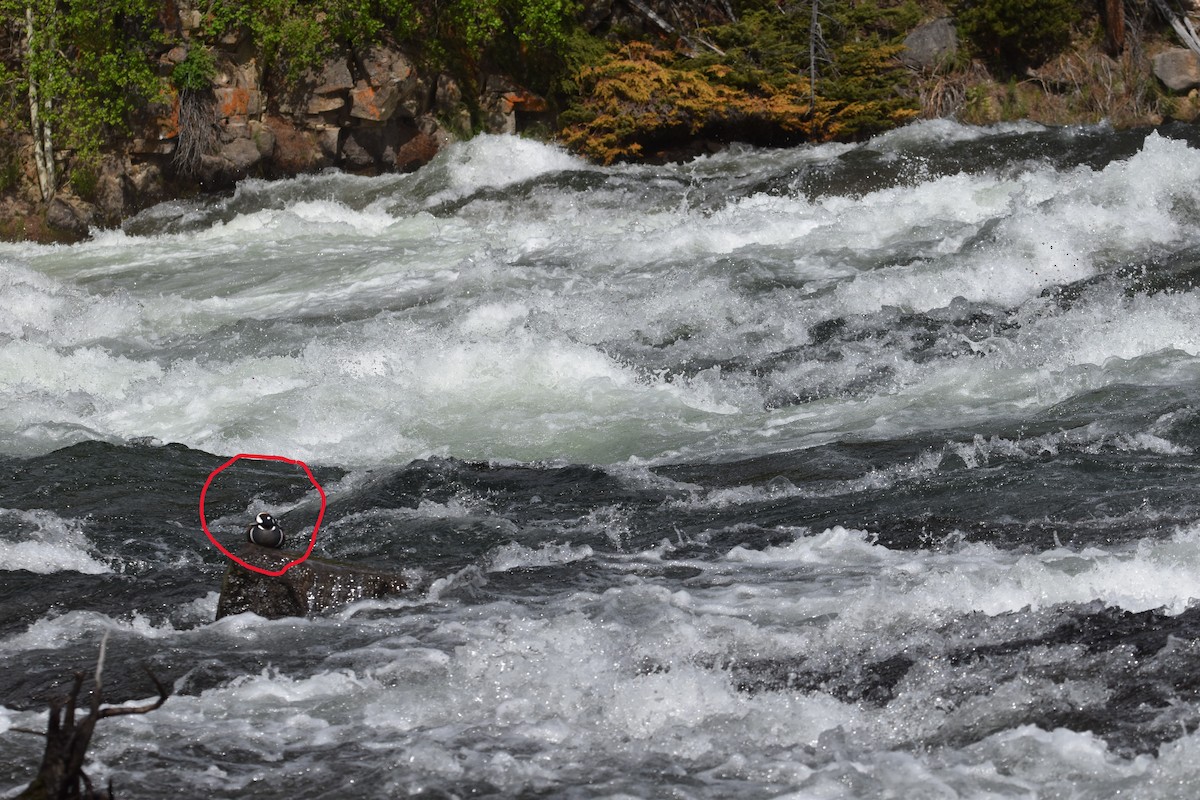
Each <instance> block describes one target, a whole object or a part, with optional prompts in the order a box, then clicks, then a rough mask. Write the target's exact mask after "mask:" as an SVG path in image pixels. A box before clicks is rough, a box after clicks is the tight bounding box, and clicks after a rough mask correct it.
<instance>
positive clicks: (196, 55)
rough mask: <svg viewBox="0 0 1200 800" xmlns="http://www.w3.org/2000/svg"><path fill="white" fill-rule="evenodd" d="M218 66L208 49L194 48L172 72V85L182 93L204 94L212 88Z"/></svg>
mask: <svg viewBox="0 0 1200 800" xmlns="http://www.w3.org/2000/svg"><path fill="white" fill-rule="evenodd" d="M216 74H217V64H216V61H214V60H213V55H212V53H211V52H210V51H209V49H208V48H207V47H203V46H200V47H192V48H190V49H189V50H188V53H187V56H186V57H185V58H184V59H183V61H180V62H179V63H178V64H176V65H175V69H173V70H171V83H173V84H175V88H176V89H178V90H179V91H180V92H203V91H205V90H206V89H211V88H212V80H213V76H215V75H216Z"/></svg>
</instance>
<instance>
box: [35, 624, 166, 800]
mask: <svg viewBox="0 0 1200 800" xmlns="http://www.w3.org/2000/svg"><path fill="white" fill-rule="evenodd" d="M107 644H108V636H107V635H106V636H105V637H104V639H103V640H102V641H101V642H100V657H99V658H98V659H97V661H96V672H95V674H94V675H93V677H92V697H91V701H90V703H89V707H88V714H87V716H85V717H82V718H81V719H76V717H75V711H76V708H77V707H78V705H79V692H80V691H81V690H82V689H83V683H84V681H85V680H86V676H85V675H84V673H82V672H76V673H75V680H74V682H73V683H72V685H71V692H70V694H68V695H67V697H66V698H64V699H60V700H51V701H50V719H49V722H48V723H47V725H46V732H45V733H44V734H43V733H42V732H40V731H31V730H26V729H23V728H17V729H15V730H19V731H21V732H23V733H32V734H35V735H37V736H45V737H46V751H45V753H44V754H43V755H42V764H41V766H40V767H39V768H38V774H37V777H36V778H34V779H33V782H32V783H30V784H29V786H28V787H27V788H26V789H25V791H23V792H22V793H21V794H19V795H17V800H111V798H112V784H111V782H110V784H109V786H108V788H107V789H100V790H97V789H96V788H95V787H94V786H92V782H91V780H90V779H89V778H88V776H87V775H86V774H85V773H84V771H83V761H84V757H85V756H86V755H87V749H88V745H89V744H90V743H91V741H92V733H93V732H94V731H95V729H96V723H97V722H99V721H100V720H102V719H105V718H106V717H119V716H123V715H125V714H149V713H150V712H151V711H154V710H155V709H156V708H158V707H160V706H161V705H162V704H163V703H165V702H166V701H167V697H168V696H169V695H170V692H169V691H168V690H167V688H166V687H165V686H164V685H163V684H162V681H160V680H159V679H158V678H157V677H156V676H155V675H154V673H153V672H150V670H149V669H148V668H147V669H146V674H148V675H149V676H150V680H151V682H153V683H154V688H155V689H157V690H158V699H157V700H155V701H154V702H152V703H146V704H145V705H140V706H104V705H103V702H104V699H103V693H102V688H103V682H102V675H103V672H104V651H105V647H106V645H107Z"/></svg>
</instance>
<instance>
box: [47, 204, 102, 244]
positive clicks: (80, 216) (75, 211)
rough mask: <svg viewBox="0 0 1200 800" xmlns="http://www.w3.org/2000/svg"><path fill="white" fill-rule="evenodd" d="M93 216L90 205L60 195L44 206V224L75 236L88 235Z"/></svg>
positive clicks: (82, 236)
mask: <svg viewBox="0 0 1200 800" xmlns="http://www.w3.org/2000/svg"><path fill="white" fill-rule="evenodd" d="M93 218H94V211H93V209H92V208H91V206H89V205H87V204H86V203H83V202H80V201H78V200H75V199H73V198H72V199H67V198H64V197H62V196H61V195H60V196H58V197H55V198H54V199H53V200H51V201H50V202H49V204H48V205H47V206H46V224H47V225H49V226H50V227H51V228H56V229H57V230H59V231H62V232H63V233H66V234H69V235H70V236H73V237H76V238H80V239H82V238H84V237H86V236H87V235H88V232H89V229H90V227H91V224H92V221H93Z"/></svg>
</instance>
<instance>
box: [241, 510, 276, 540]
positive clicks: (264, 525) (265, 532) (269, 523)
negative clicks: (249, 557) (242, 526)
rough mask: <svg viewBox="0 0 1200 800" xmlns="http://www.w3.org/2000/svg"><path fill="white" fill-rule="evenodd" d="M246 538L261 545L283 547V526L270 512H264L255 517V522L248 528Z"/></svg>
mask: <svg viewBox="0 0 1200 800" xmlns="http://www.w3.org/2000/svg"><path fill="white" fill-rule="evenodd" d="M246 539H247V540H249V542H250V543H251V544H256V545H258V546H259V547H272V548H279V547H283V528H281V527H279V523H278V522H276V521H275V518H274V517H272V516H271V515H270V514H267V513H266V512H263V513H262V514H259V515H258V516H257V517H255V518H254V524H253V525H251V526H250V527H249V528H247V529H246Z"/></svg>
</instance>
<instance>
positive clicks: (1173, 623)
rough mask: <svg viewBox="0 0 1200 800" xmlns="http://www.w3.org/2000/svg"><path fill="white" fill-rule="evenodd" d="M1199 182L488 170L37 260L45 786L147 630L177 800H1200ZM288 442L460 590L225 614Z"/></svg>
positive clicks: (387, 533)
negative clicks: (221, 604)
mask: <svg viewBox="0 0 1200 800" xmlns="http://www.w3.org/2000/svg"><path fill="white" fill-rule="evenodd" d="M1197 145H1200V134H1197V133H1196V132H1195V131H1194V130H1193V129H1191V128H1183V127H1181V128H1165V129H1162V130H1159V131H1156V132H1147V131H1138V132H1114V131H1112V130H1109V129H1105V128H1092V129H1066V130H1048V129H1043V128H1039V127H1034V126H1013V127H1002V128H992V129H974V128H966V127H961V126H958V125H955V124H952V123H947V122H934V123H924V124H918V125H914V126H912V127H909V128H906V129H903V130H900V131H897V132H894V133H890V134H887V135H885V136H881V137H879V138H877V139H875V140H873V141H870V142H868V143H866V144H863V145H855V146H847V145H827V146H820V147H804V148H797V149H792V150H756V149H734V150H730V151H728V152H725V153H722V154H720V155H716V156H712V157H707V158H702V159H699V160H697V161H693V162H690V163H687V164H682V165H670V166H618V167H612V168H599V167H594V166H589V165H587V164H585V163H583V162H581V161H578V160H576V159H575V158H573V157H571V156H569V155H567V154H565V153H564V152H562V151H560V150H558V149H555V148H552V147H549V146H545V145H542V144H537V143H534V142H530V141H525V140H521V139H516V138H499V137H486V136H485V137H480V138H477V139H474V140H472V141H470V142H468V143H465V144H462V145H458V146H455V147H453V148H451V149H450V150H449V151H448V152H446V153H444V154H443V155H441V156H439V158H438V160H436V161H435V162H434V163H433V164H431V165H430V166H428V167H426V168H424V169H422V170H421V171H420V172H418V173H416V174H413V175H403V176H399V175H397V176H389V177H381V178H370V179H368V178H358V177H353V176H348V175H341V174H324V175H318V176H312V177H305V178H299V179H296V180H290V181H281V182H276V183H264V182H257V181H247V182H245V183H243V184H241V185H240V186H239V187H238V189H237V191H236V192H234V193H233V194H232V195H230V196H226V197H222V198H217V199H212V198H206V199H202V200H196V201H183V202H173V203H168V204H164V205H161V206H157V207H155V208H152V209H150V210H148V211H147V212H145V213H143V214H142V215H140V216H139V217H138V218H136V219H133V220H131V221H130V222H129V223H128V224H127V225H126V226H125V228H124V229H123V230H121V231H107V232H100V233H98V234H97V235H96V236H95V238H94V239H92V240H91V241H88V242H86V243H83V244H79V245H74V246H69V247H66V246H62V247H40V246H34V245H4V246H0V310H2V313H0V476H2V478H3V480H2V482H0V664H3V669H0V753H2V754H3V757H2V758H0V795H7V794H13V793H15V792H16V791H17V790H18V789H19V788H20V787H21V786H23V785H24V784H25V783H26V782H28V781H29V780H30V779H31V777H32V775H33V771H34V768H35V767H36V765H37V762H38V759H39V757H40V747H41V742H40V740H38V739H37V738H36V737H34V736H30V735H28V734H26V733H22V732H20V731H18V730H15V729H16V728H39V727H41V726H42V725H43V720H44V713H45V711H44V709H45V701H46V698H47V697H50V696H54V695H56V694H58V693H61V692H62V691H63V689H64V686H65V681H66V680H67V679H68V677H69V675H70V673H71V672H72V671H74V670H77V669H90V667H91V665H92V664H93V663H94V660H95V658H96V653H97V649H98V645H99V642H100V640H101V638H102V637H103V636H105V635H107V636H108V637H109V647H108V651H109V659H108V663H107V665H106V670H105V675H106V677H107V678H108V683H109V686H110V693H111V695H112V699H113V700H114V701H117V702H120V701H125V700H131V701H138V700H141V699H144V698H145V697H147V696H150V695H152V693H153V691H152V689H151V687H150V686H149V685H148V682H147V681H146V679H145V676H144V675H142V674H140V673H139V671H138V669H137V665H138V664H139V663H140V662H145V663H146V664H147V665H148V666H149V667H150V668H151V669H152V670H153V671H154V672H155V673H156V674H158V675H161V676H163V677H164V678H166V679H168V681H170V682H173V684H174V688H175V696H173V697H172V698H171V699H170V700H169V701H168V702H167V704H166V705H165V706H164V707H163V708H162V709H160V710H159V711H156V712H154V713H152V714H150V715H147V716H138V717H122V718H118V719H112V720H105V721H104V722H102V723H100V725H99V726H98V728H97V734H96V739H95V740H94V743H93V749H92V751H91V755H92V759H93V760H92V764H91V767H90V773H91V775H92V777H93V779H94V780H95V779H99V780H106V779H107V778H108V777H110V776H111V777H112V778H113V780H114V783H115V786H116V789H117V791H118V793H119V794H120V796H122V797H127V798H161V797H164V796H168V795H182V796H195V797H201V796H203V797H227V798H242V797H255V798H260V797H261V798H289V800H292V799H294V798H322V797H324V798H359V797H363V798H393V797H405V796H424V797H430V798H434V797H451V796H458V797H466V796H470V797H497V798H499V797H531V798H532V797H548V798H549V797H553V798H617V797H621V798H631V797H637V798H665V797H677V798H730V797H737V798H761V797H795V798H887V797H905V798H985V797H986V798H1001V797H1012V798H1032V797H1075V798H1088V797H1094V798H1110V797H1114V796H1117V795H1120V796H1122V797H1135V798H1173V797H1193V796H1196V795H1197V794H1198V793H1200V732H1198V728H1200V638H1198V637H1200V604H1198V603H1197V602H1196V600H1194V598H1200V493H1198V492H1197V487H1196V485H1195V484H1196V478H1197V477H1198V468H1200V457H1198V455H1197V450H1198V449H1200V296H1198V295H1200V150H1198V149H1197V147H1196V146H1197ZM238 453H266V454H278V455H283V456H286V457H288V458H292V459H300V460H303V461H304V462H305V463H307V464H309V465H310V466H311V467H312V468H313V471H314V473H315V475H316V476H317V477H318V478H319V479H320V482H321V483H322V485H323V486H324V488H325V491H326V492H327V494H328V496H329V507H328V510H327V512H326V515H325V523H324V525H323V527H322V528H321V532H320V536H319V538H318V541H317V545H316V552H317V553H318V554H325V555H330V556H333V557H337V558H343V559H349V560H354V561H362V562H367V563H371V564H373V565H376V566H380V567H384V568H387V569H393V570H398V571H402V572H404V573H405V574H407V575H408V576H409V578H410V579H411V580H412V582H413V584H414V589H413V591H412V593H411V594H410V595H409V596H406V597H404V598H401V599H398V600H395V601H391V602H364V603H360V604H358V605H354V606H350V607H348V608H346V609H344V610H342V611H340V612H338V613H336V614H333V615H329V616H324V617H318V618H313V619H284V620H276V621H266V620H263V619H261V618H259V617H257V616H254V615H251V614H242V615H238V616H233V617H227V618H224V619H222V620H221V621H219V622H214V621H213V617H214V612H215V607H216V598H217V595H216V590H217V588H218V585H219V581H220V577H221V575H222V573H223V570H224V567H225V559H224V557H223V556H221V554H220V553H218V552H217V551H216V550H215V549H214V548H213V547H212V546H211V545H210V544H209V542H208V540H207V539H206V538H205V536H204V534H203V532H202V531H201V530H200V525H199V519H198V514H197V501H198V498H199V494H200V490H201V488H202V486H203V484H204V481H205V479H206V477H207V476H208V475H209V473H210V472H211V471H212V470H213V469H215V468H216V467H217V466H219V465H220V464H222V463H224V462H225V461H226V460H227V459H228V458H230V457H231V456H232V455H235V454H238ZM222 480H223V481H224V483H223V485H222V487H221V491H220V493H219V494H217V495H210V497H209V503H208V515H209V516H208V521H209V524H210V525H212V526H213V527H215V528H217V529H219V530H220V531H222V535H225V536H228V537H230V540H231V541H232V540H234V539H236V538H237V536H238V534H237V532H238V531H239V530H241V529H242V528H244V526H245V525H246V524H248V522H249V521H250V518H251V517H252V516H253V514H254V513H256V512H257V511H259V510H270V511H272V512H273V513H275V515H276V516H277V517H280V518H281V519H282V521H283V524H284V526H285V528H286V529H288V530H289V531H298V532H301V535H302V533H303V531H305V529H309V530H311V526H312V524H313V521H314V519H315V517H316V513H317V510H318V508H319V499H318V498H317V497H316V493H315V491H314V490H313V488H312V485H311V484H310V483H309V482H308V480H306V479H305V477H304V475H303V474H302V473H299V472H297V471H296V470H294V469H292V468H290V467H288V466H287V465H284V464H281V463H275V462H249V461H242V462H239V466H238V467H237V468H236V469H235V468H230V469H229V470H227V471H226V472H223V473H222Z"/></svg>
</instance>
